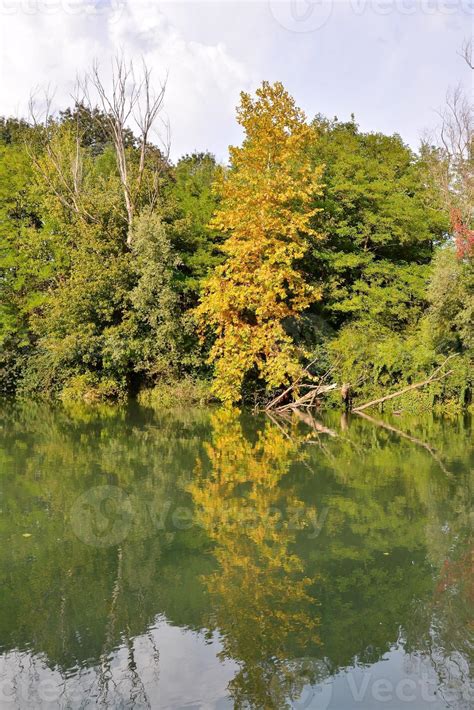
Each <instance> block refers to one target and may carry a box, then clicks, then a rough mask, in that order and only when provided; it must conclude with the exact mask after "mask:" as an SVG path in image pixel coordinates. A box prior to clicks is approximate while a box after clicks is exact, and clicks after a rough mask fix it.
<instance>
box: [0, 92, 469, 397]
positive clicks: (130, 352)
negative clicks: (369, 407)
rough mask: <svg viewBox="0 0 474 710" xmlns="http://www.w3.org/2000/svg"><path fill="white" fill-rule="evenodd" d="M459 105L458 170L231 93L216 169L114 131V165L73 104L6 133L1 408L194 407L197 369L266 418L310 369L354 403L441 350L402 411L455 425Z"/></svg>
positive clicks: (465, 271) (275, 96) (460, 292)
mask: <svg viewBox="0 0 474 710" xmlns="http://www.w3.org/2000/svg"><path fill="white" fill-rule="evenodd" d="M459 101H460V99H459ZM459 101H458V103H457V104H453V107H452V108H454V109H456V108H457V109H462V116H464V119H465V121H464V123H463V124H462V126H463V129H462V136H463V142H462V145H461V144H459V145H460V146H461V148H462V150H461V152H459V150H458V149H457V148H456V146H455V144H454V143H453V145H452V146H451V148H452V149H451V148H450V151H448V152H447V147H446V146H444V147H438V148H436V147H434V146H430V145H428V144H423V145H422V147H421V150H420V153H419V155H416V154H415V153H413V151H412V150H410V149H409V148H408V147H407V146H406V145H405V144H404V143H403V141H402V140H401V138H400V137H399V136H397V135H394V136H384V135H382V134H379V133H363V132H362V131H360V129H359V127H358V126H357V124H356V123H355V121H354V119H351V120H350V121H348V122H340V121H338V120H337V119H334V120H332V121H330V120H327V119H325V118H324V117H322V116H316V118H315V119H314V121H313V122H312V123H311V124H310V125H309V124H308V123H307V122H306V119H305V117H304V115H303V114H302V112H301V111H300V110H299V109H298V108H297V107H296V106H295V103H294V101H293V99H292V98H291V97H290V96H289V95H288V93H287V92H286V91H285V90H284V88H283V87H282V86H281V84H274V85H270V84H268V83H264V84H263V85H262V87H261V88H260V89H259V90H258V91H257V95H256V97H255V98H252V97H251V96H249V95H247V94H242V100H241V105H240V108H239V109H238V114H237V119H238V121H239V123H240V124H241V126H242V127H243V129H244V141H243V143H242V145H241V147H234V148H231V150H230V155H231V165H230V167H229V168H224V167H222V166H220V165H218V164H217V163H216V160H215V159H214V157H213V156H212V155H210V154H209V153H195V154H192V155H186V156H184V157H183V158H181V159H180V160H178V162H177V163H176V165H172V164H170V163H169V162H168V161H167V160H166V159H165V158H164V156H163V155H162V153H161V152H160V150H159V149H158V148H157V147H156V146H153V145H151V144H148V143H147V144H146V146H145V150H144V151H143V148H144V144H143V140H142V139H143V136H141V138H140V136H135V135H134V134H133V133H132V131H131V130H130V129H129V128H127V127H126V126H122V129H123V130H122V133H121V137H122V138H121V140H122V143H121V146H122V147H121V150H122V152H121V153H120V155H121V156H122V159H123V160H122V163H121V164H120V165H119V162H120V161H119V162H118V160H119V157H120V156H119V155H118V153H117V150H118V148H117V145H116V144H115V143H114V138H113V136H112V134H111V123H110V116H108V115H107V114H106V113H104V110H102V109H98V108H94V107H92V108H90V107H89V106H88V105H86V103H76V104H75V105H74V106H72V107H71V108H69V109H66V110H65V111H63V112H62V113H60V114H59V115H58V116H57V117H55V118H54V117H49V118H48V120H47V121H46V122H43V123H41V122H36V123H34V124H33V125H30V124H28V123H27V122H25V121H17V120H13V119H0V296H1V298H0V392H1V393H4V394H13V393H15V392H17V393H20V394H22V395H35V396H38V395H41V396H60V397H62V396H63V397H67V398H70V397H72V399H74V400H75V399H77V397H85V398H86V399H91V398H98V399H103V398H106V399H112V398H114V397H115V398H118V399H121V398H123V397H124V396H125V394H129V395H135V394H137V393H138V392H139V391H140V390H141V389H146V390H147V391H155V394H153V396H152V395H147V397H151V396H152V398H153V399H155V400H156V401H162V402H163V401H166V400H167V398H168V390H169V389H170V388H171V387H173V386H176V383H178V382H181V381H183V382H185V383H186V384H185V386H184V391H185V392H187V391H188V389H189V396H190V397H191V399H195V396H194V394H192V392H193V390H194V383H195V382H201V381H207V380H208V379H209V378H210V377H211V375H212V372H213V373H214V384H213V395H214V396H216V397H217V398H219V399H221V400H223V401H225V402H236V401H240V400H241V399H243V400H244V401H261V398H262V396H266V395H267V394H268V392H269V391H270V390H274V389H276V390H278V389H282V388H284V387H285V386H286V384H287V383H288V382H289V381H290V380H294V379H295V378H297V377H298V376H299V375H300V373H301V370H302V366H303V365H305V364H307V363H308V362H310V361H313V365H312V367H313V372H314V373H315V374H316V375H318V374H319V375H321V374H323V373H324V372H326V371H327V370H328V369H330V368H331V372H332V373H333V377H334V379H335V380H337V381H346V382H350V383H352V384H353V385H356V396H357V397H359V398H360V399H365V398H369V397H371V396H372V395H379V394H381V393H385V392H386V391H387V390H390V389H395V388H397V387H402V386H404V385H406V384H409V383H411V382H414V381H416V380H417V379H423V378H424V377H425V376H426V375H428V374H429V373H430V372H431V370H432V368H434V367H435V366H436V365H437V364H439V363H440V362H441V361H442V359H443V358H444V357H446V356H448V355H449V354H452V353H456V354H457V358H456V360H455V361H454V362H453V364H452V369H453V370H454V372H453V374H452V376H451V377H450V379H449V381H446V382H444V384H443V386H441V385H440V384H436V385H432V386H431V387H430V389H429V390H428V391H427V392H426V393H415V394H412V395H410V396H409V397H407V398H405V399H404V401H403V403H399V404H400V405H401V406H403V407H405V406H410V407H417V408H419V407H421V406H423V407H429V406H435V407H437V408H438V409H439V408H441V409H442V408H443V407H444V404H443V402H444V403H445V405H446V407H445V408H446V409H449V411H455V410H456V411H457V410H458V409H459V408H462V407H465V406H469V404H470V402H471V401H472V386H473V383H472V375H471V374H470V372H471V371H472V369H473V367H472V364H473V341H472V333H473V332H474V329H473V272H472V268H473V267H472V258H471V254H470V251H469V249H468V248H465V247H466V244H468V241H469V239H470V231H469V230H470V229H471V227H472V225H471V223H470V219H471V218H470V216H469V215H470V210H471V209H472V200H470V195H471V191H472V149H471V144H470V142H469V140H470V136H471V132H470V131H471V128H470V125H471V124H470V116H471V114H470V112H469V110H468V107H467V104H465V103H464V102H463V101H461V103H459ZM464 109H465V110H464ZM449 125H451V126H452V127H453V128H454V127H455V125H454V123H453V124H451V123H450V124H449ZM453 135H454V134H453ZM448 147H449V146H448ZM455 148H456V149H455ZM456 150H457V151H458V152H456ZM123 161H125V163H123ZM124 165H125V167H126V168H127V170H126V171H125V172H126V174H125V173H124V172H123V168H124ZM443 176H444V177H443ZM124 181H125V182H124ZM127 186H128V187H127ZM127 189H128V191H129V196H130V198H131V199H132V198H133V209H132V210H131V209H129V208H130V205H128V206H127V204H126V199H125V194H126V193H127ZM453 210H454V211H453ZM456 210H457V211H456ZM132 213H133V214H132ZM461 213H462V214H461ZM456 215H458V216H457V217H456ZM130 225H131V227H130ZM462 235H464V237H465V239H464V241H462V240H461V237H462ZM466 240H467V241H466ZM461 242H462V243H461ZM461 247H462V248H461ZM199 336H200V337H199ZM172 383H175V384H174V385H173V384H172ZM179 389H183V388H180V387H177V390H179ZM197 390H198V392H199V391H200V385H199V386H198V387H197ZM165 391H166V392H167V394H164V392H165ZM61 393H63V394H61ZM81 393H82V394H81ZM196 397H197V398H198V399H205V400H207V395H206V396H201V394H197V395H196ZM399 404H397V405H396V406H399Z"/></svg>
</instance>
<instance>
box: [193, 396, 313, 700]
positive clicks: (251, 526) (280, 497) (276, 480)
mask: <svg viewBox="0 0 474 710" xmlns="http://www.w3.org/2000/svg"><path fill="white" fill-rule="evenodd" d="M212 425H213V437H212V443H210V444H208V445H207V447H206V454H207V459H208V461H207V462H206V463H207V464H208V465H205V464H204V462H203V461H200V462H199V464H198V469H197V472H196V477H195V479H194V481H193V483H192V484H191V485H190V492H191V493H192V496H193V499H194V502H195V504H196V509H197V516H198V522H199V524H200V525H202V526H203V527H205V528H206V530H207V531H208V533H209V535H210V536H211V539H212V540H213V541H214V542H215V550H214V555H215V557H216V560H217V562H218V571H216V572H215V573H214V574H212V575H211V576H208V577H207V578H206V580H205V582H206V586H207V589H208V591H209V594H210V595H211V598H212V602H213V605H212V606H213V618H212V619H211V620H210V627H211V628H212V629H216V630H218V631H219V633H220V635H221V637H222V641H223V651H222V657H223V658H231V659H233V660H235V661H237V663H239V665H240V671H239V672H238V674H237V675H236V677H235V678H234V679H233V681H231V684H230V687H229V691H230V693H231V695H232V697H233V700H234V704H235V707H242V706H244V705H245V706H248V705H249V704H250V706H251V707H259V708H260V707H262V708H273V707H275V708H277V707H278V708H282V707H285V705H286V701H287V699H289V698H291V697H297V696H298V695H299V693H300V692H301V689H302V687H303V685H304V683H305V682H307V681H308V673H307V670H306V669H303V668H302V664H301V662H299V661H298V660H297V659H298V658H299V657H301V656H302V655H304V654H303V652H304V648H305V646H307V645H309V644H314V643H315V642H318V639H317V633H316V629H317V626H318V619H317V617H316V615H315V613H314V607H315V603H314V601H313V599H312V597H311V596H310V594H309V586H310V585H311V583H312V582H313V581H314V580H312V579H310V578H308V577H306V576H305V574H304V568H303V563H302V561H301V559H300V558H299V557H298V556H297V555H296V554H295V553H294V552H292V549H291V548H292V544H293V543H294V541H295V537H296V534H297V532H298V530H301V529H302V528H303V527H305V525H306V524H307V523H306V520H307V515H308V514H310V516H311V515H312V514H314V511H311V513H310V512H309V511H307V510H305V509H304V507H303V503H302V502H301V501H300V500H298V498H296V497H295V496H294V494H293V493H292V492H291V490H287V489H285V488H284V487H283V486H282V485H281V483H282V479H283V478H284V476H285V474H286V473H287V472H288V470H289V468H290V465H291V463H292V462H293V461H294V460H296V459H297V458H300V457H301V454H300V453H299V445H298V442H297V440H296V439H295V438H294V436H292V437H289V436H287V435H286V433H285V432H284V431H282V430H280V429H278V428H277V427H276V426H274V425H272V424H270V423H269V422H267V424H266V425H265V427H264V428H263V429H262V430H260V432H259V434H258V436H257V438H256V440H254V441H251V440H249V439H247V438H246V437H245V436H244V434H243V432H242V426H241V423H240V420H239V417H238V414H237V413H236V412H235V411H232V410H221V411H219V412H218V413H216V414H215V415H213V420H212ZM294 433H295V432H293V434H294Z"/></svg>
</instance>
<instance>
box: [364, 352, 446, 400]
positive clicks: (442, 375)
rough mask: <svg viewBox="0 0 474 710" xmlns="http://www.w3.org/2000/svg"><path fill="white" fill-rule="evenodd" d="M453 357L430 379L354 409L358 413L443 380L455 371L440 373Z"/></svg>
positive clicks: (438, 368)
mask: <svg viewBox="0 0 474 710" xmlns="http://www.w3.org/2000/svg"><path fill="white" fill-rule="evenodd" d="M452 357H455V355H450V356H449V357H448V358H446V360H445V361H444V362H443V363H442V364H441V365H440V366H439V367H437V368H436V370H435V371H434V372H433V374H432V375H431V376H430V377H428V379H426V380H423V381H422V382H415V383H414V384H413V385H407V387H403V388H402V389H401V390H398V391H397V392H391V393H390V394H387V395H385V397H378V398H377V399H372V400H371V401H370V402H366V403H365V404H360V405H359V406H358V407H354V409H353V410H352V411H353V412H356V413H359V412H362V411H363V410H364V409H368V408H369V407H374V406H375V405H376V404H382V402H387V401H388V400H389V399H395V397H400V396H401V395H402V394H405V393H406V392H411V391H412V390H416V389H419V388H420V387H425V386H426V385H429V384H431V383H432V382H437V381H438V380H443V379H444V378H445V377H448V375H451V374H452V372H453V371H452V370H449V371H448V372H443V373H442V374H441V375H439V376H438V373H439V372H440V370H441V369H442V368H443V367H444V366H445V365H446V363H447V362H448V360H451V358H452Z"/></svg>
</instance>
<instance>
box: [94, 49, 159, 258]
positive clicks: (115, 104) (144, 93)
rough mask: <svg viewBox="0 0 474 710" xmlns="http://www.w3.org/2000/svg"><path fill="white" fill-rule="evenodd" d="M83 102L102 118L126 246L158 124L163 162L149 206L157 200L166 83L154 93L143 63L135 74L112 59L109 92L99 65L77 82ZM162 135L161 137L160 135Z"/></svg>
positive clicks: (121, 59) (129, 66)
mask: <svg viewBox="0 0 474 710" xmlns="http://www.w3.org/2000/svg"><path fill="white" fill-rule="evenodd" d="M80 84H81V87H82V93H83V100H84V101H85V102H86V103H87V104H88V105H89V106H90V107H92V106H94V103H95V102H97V101H98V103H99V105H100V108H101V109H102V112H103V114H104V116H105V123H106V128H107V131H108V133H109V135H110V139H111V142H112V144H113V146H114V150H115V156H116V160H117V169H118V173H119V176H120V182H121V185H122V191H123V197H124V202H125V209H126V213H127V223H128V232H127V244H128V245H129V246H130V244H131V240H132V229H131V227H132V223H133V218H134V216H135V213H136V208H137V200H138V198H139V195H140V190H141V187H142V183H143V178H144V173H145V168H146V159H147V155H148V154H149V153H151V145H150V134H151V133H152V131H153V130H154V129H155V127H156V124H157V123H158V122H159V123H160V125H161V128H162V131H161V133H159V134H158V135H159V140H160V142H161V144H162V148H163V150H162V154H163V160H161V161H159V163H157V164H155V165H154V169H153V170H152V177H153V185H152V192H151V195H150V206H151V207H153V206H154V204H155V203H156V200H157V198H158V187H159V174H160V172H161V169H162V166H163V164H164V163H165V162H166V160H167V159H168V156H169V148H170V133H169V126H168V123H167V121H166V120H165V119H164V118H163V116H162V113H163V103H164V97H165V91H166V81H164V82H161V83H160V84H159V86H158V88H157V90H155V89H154V88H153V86H152V82H151V69H150V68H149V67H147V65H146V64H145V62H143V64H142V67H141V71H140V72H138V73H137V72H136V70H135V66H134V64H133V62H132V61H130V62H126V61H125V59H124V57H123V55H118V56H116V57H115V59H114V61H113V63H112V76H111V88H110V89H107V88H106V84H105V81H104V79H103V77H102V75H101V72H100V69H99V64H98V62H97V61H95V62H94V63H93V65H92V68H91V71H90V72H89V73H88V74H86V76H85V78H84V80H82V81H81V82H80ZM131 126H134V127H135V128H136V129H137V132H138V135H137V136H136V144H137V146H138V150H139V153H140V158H139V162H138V167H137V168H136V167H135V166H134V165H133V164H132V161H131V159H130V154H129V151H128V150H127V136H128V133H129V130H130V127H131ZM163 133H164V135H163Z"/></svg>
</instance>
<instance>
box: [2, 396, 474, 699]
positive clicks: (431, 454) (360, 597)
mask: <svg viewBox="0 0 474 710" xmlns="http://www.w3.org/2000/svg"><path fill="white" fill-rule="evenodd" d="M385 423H386V424H387V423H388V424H389V428H386V427H382V426H380V425H378V424H377V422H371V421H365V420H363V419H362V418H354V419H351V418H349V419H346V418H345V419H344V420H343V421H342V422H341V421H339V417H332V416H329V417H327V418H326V419H325V421H324V422H323V423H316V424H314V423H312V422H311V421H306V422H301V421H293V420H292V421H283V422H281V421H275V422H273V421H271V420H270V419H268V418H254V417H250V416H240V417H239V416H237V415H236V414H235V413H233V412H229V411H224V410H222V411H214V412H212V413H206V412H203V411H199V412H185V413H175V414H173V415H167V416H158V415H156V414H155V413H153V412H152V411H151V410H147V409H139V408H130V409H123V410H120V409H107V408H104V409H101V410H77V411H75V412H69V413H66V412H65V411H64V410H50V409H47V408H43V407H35V406H34V405H31V404H29V405H28V406H25V407H20V406H18V405H17V406H10V407H4V409H3V410H2V412H1V413H0V472H1V473H0V510H1V513H0V537H1V548H0V581H1V589H0V707H3V706H4V705H5V706H9V707H19V708H27V707H32V708H39V707H48V708H51V707H58V708H62V707H91V708H92V707H97V706H103V707H114V708H115V707H152V708H181V707H185V706H186V707H189V706H192V707H196V708H197V707H202V708H204V707H209V708H219V709H220V710H222V709H223V708H227V707H229V708H230V707H234V706H237V707H238V706H241V707H254V708H284V707H308V708H317V707H322V708H325V707H327V708H339V707H344V708H351V707H359V708H360V707H364V710H365V708H371V707H373V708H376V707H391V708H399V707H406V706H407V703H408V707H416V708H417V709H418V708H423V707H430V708H431V707H432V708H445V707H452V708H464V707H466V708H467V707H469V706H470V702H471V701H472V696H470V695H469V688H470V686H469V658H470V656H471V654H472V646H471V639H472V631H473V622H472V616H471V613H472V607H473V601H474V600H473V591H472V590H473V588H472V541H471V527H472V526H471V522H472V521H471V519H470V515H471V498H470V495H471V479H470V475H472V474H471V473H470V472H471V470H472V446H471V435H472V432H471V429H470V426H469V424H468V423H466V422H461V421H459V422H454V423H446V422H442V421H437V420H434V419H432V418H429V419H424V420H418V421H412V420H408V419H407V420H403V419H401V418H398V419H397V421H396V422H394V421H392V422H385ZM396 429H399V430H402V431H403V433H404V434H405V436H402V435H400V434H399V433H397V431H396ZM424 444H426V445H427V446H425V445H424ZM110 491H112V492H115V493H109V492H110ZM117 491H118V493H117ZM108 536H109V537H108ZM377 680H382V681H383V682H385V687H386V688H387V687H388V688H389V690H388V691H387V690H386V692H385V700H384V701H383V702H382V700H380V698H379V696H378V693H379V690H380V688H379V686H376V682H377ZM387 683H388V686H387ZM390 687H391V690H390ZM387 692H388V695H387ZM435 692H436V694H435ZM390 693H391V696H390ZM400 694H402V697H400ZM382 696H383V693H382ZM389 696H390V697H391V700H387V698H388V697H389ZM412 696H413V697H412ZM405 697H412V700H411V701H407V700H406V699H405ZM378 698H379V699H378ZM410 702H411V705H410Z"/></svg>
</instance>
